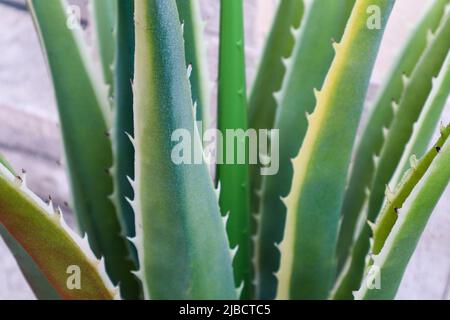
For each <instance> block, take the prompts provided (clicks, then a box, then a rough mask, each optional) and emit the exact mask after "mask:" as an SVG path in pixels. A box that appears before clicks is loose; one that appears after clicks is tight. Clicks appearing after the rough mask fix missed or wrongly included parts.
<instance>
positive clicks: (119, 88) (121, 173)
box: [111, 0, 136, 237]
mask: <svg viewBox="0 0 450 320" xmlns="http://www.w3.org/2000/svg"><path fill="white" fill-rule="evenodd" d="M115 1H117V3H116V6H117V21H116V37H117V42H116V47H115V57H116V58H115V61H114V76H115V83H114V124H113V129H112V145H113V154H114V166H113V169H112V170H111V171H112V173H113V177H114V195H113V196H112V197H111V199H112V200H113V201H114V202H115V203H116V206H117V208H118V209H117V211H118V213H119V217H120V221H121V223H122V229H123V231H124V234H125V235H126V236H128V237H134V236H135V235H136V232H135V222H134V212H133V208H132V207H131V206H130V203H129V202H128V201H127V198H131V197H132V196H133V188H132V186H131V184H130V181H129V179H130V178H131V179H133V178H134V148H133V145H132V143H131V141H130V139H129V138H128V135H133V132H134V128H133V88H132V81H133V78H134V46H135V40H134V2H133V1H122V0H115Z"/></svg>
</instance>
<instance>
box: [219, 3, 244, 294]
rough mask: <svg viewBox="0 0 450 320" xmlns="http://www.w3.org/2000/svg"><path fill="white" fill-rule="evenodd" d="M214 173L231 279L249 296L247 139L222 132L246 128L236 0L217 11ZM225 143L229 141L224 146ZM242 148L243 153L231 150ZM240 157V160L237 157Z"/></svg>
mask: <svg viewBox="0 0 450 320" xmlns="http://www.w3.org/2000/svg"><path fill="white" fill-rule="evenodd" d="M218 108H219V115H218V127H219V131H220V132H221V133H222V135H223V141H222V144H221V143H220V141H219V152H218V157H219V159H221V160H219V161H218V163H219V164H218V166H217V179H218V181H219V183H220V197H219V203H220V209H221V211H222V214H223V215H228V214H229V221H228V225H227V230H228V237H229V239H230V243H231V246H232V248H237V253H236V257H235V259H234V261H233V266H234V276H235V280H236V285H237V286H240V285H241V284H243V292H242V298H243V299H250V298H251V297H252V295H253V288H252V280H253V278H252V277H253V275H252V273H253V272H252V263H251V259H252V242H251V214H250V198H249V197H250V189H249V171H248V158H249V157H248V148H249V142H248V141H247V139H246V137H244V136H242V137H236V136H229V135H228V132H235V133H236V134H238V132H245V131H246V130H247V96H246V84H245V55H244V16H243V1H242V0H222V1H221V17H220V58H219V102H218ZM230 146H231V147H230ZM239 152H241V153H242V152H243V153H244V154H236V153H239ZM240 160H244V161H240Z"/></svg>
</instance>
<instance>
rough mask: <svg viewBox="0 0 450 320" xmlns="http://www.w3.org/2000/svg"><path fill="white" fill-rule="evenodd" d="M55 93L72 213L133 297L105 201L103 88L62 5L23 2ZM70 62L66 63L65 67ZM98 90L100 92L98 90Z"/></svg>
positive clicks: (134, 284)
mask: <svg viewBox="0 0 450 320" xmlns="http://www.w3.org/2000/svg"><path fill="white" fill-rule="evenodd" d="M28 4H29V7H30V9H31V12H32V16H33V19H34V21H35V24H36V27H37V29H38V32H39V35H40V39H41V43H42V47H43V50H44V52H45V54H46V57H47V58H48V59H47V60H48V65H49V69H50V74H51V77H52V80H53V85H54V88H55V96H56V101H57V105H58V111H59V119H60V125H61V131H62V136H63V141H64V150H65V155H66V162H67V166H68V169H69V177H70V183H71V189H72V197H73V204H74V209H75V212H76V214H77V219H78V222H79V227H80V229H81V232H82V233H83V234H84V233H87V234H88V236H89V243H90V245H91V247H92V248H93V251H94V253H95V254H96V256H97V257H100V256H104V257H105V263H106V269H107V270H108V273H109V274H110V276H111V279H112V281H113V282H114V283H115V284H117V283H119V282H120V284H121V288H122V294H123V296H125V297H127V296H128V292H136V291H137V289H136V288H138V281H137V279H135V277H134V276H133V275H132V274H131V273H130V270H132V269H133V268H134V266H133V263H132V261H130V260H129V258H128V256H129V251H128V249H127V246H126V242H125V241H126V240H125V239H124V238H123V237H122V235H121V228H120V224H119V221H118V217H117V214H116V212H115V210H114V206H113V204H112V202H111V201H110V200H109V198H108V197H109V195H110V194H111V193H112V191H113V183H112V178H111V176H110V174H109V168H110V167H111V165H112V148H111V142H110V140H109V138H108V137H107V135H106V134H105V133H106V132H107V131H108V129H109V123H110V107H109V103H108V98H107V96H108V94H107V90H106V86H104V85H103V87H102V81H101V79H99V78H101V77H99V73H97V72H96V71H97V70H96V69H95V67H94V66H93V65H92V64H90V59H89V56H88V54H87V52H86V50H87V49H86V47H85V43H84V42H83V40H82V38H81V37H82V35H81V33H80V31H81V30H80V26H79V24H78V22H77V21H76V20H75V21H74V20H73V19H72V18H76V17H69V10H68V9H69V8H68V6H67V3H66V1H64V0H51V1H48V0H29V2H28ZM67 61H70V63H67ZM102 89H104V90H102Z"/></svg>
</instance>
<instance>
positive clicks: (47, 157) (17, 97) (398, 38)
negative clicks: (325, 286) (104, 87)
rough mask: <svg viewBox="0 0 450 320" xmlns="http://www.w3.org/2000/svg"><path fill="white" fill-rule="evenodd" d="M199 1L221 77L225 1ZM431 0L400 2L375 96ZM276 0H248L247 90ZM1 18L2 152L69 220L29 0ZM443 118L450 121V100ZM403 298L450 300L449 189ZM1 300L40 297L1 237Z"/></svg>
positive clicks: (1, 0)
mask: <svg viewBox="0 0 450 320" xmlns="http://www.w3.org/2000/svg"><path fill="white" fill-rule="evenodd" d="M49 1H50V0H49ZM94 1H95V0H94ZM200 1H201V8H202V15H203V17H204V19H205V20H206V22H207V28H206V39H207V48H208V56H209V64H210V76H211V80H213V81H214V82H215V79H217V52H218V30H219V0H200ZM330 1H339V0H330ZM69 2H73V3H74V4H77V5H80V7H81V8H82V9H83V25H84V26H85V28H86V38H87V41H88V42H90V43H92V41H91V39H90V34H91V27H92V25H91V23H90V19H89V13H88V12H89V11H88V9H87V2H88V0H71V1H69ZM429 2H430V1H429V0H397V2H396V5H395V8H394V11H393V14H392V17H391V19H390V22H389V25H388V29H387V30H386V34H385V38H384V40H383V44H382V48H381V51H380V55H379V58H378V61H377V64H376V68H375V71H374V74H373V79H372V81H371V88H370V92H369V96H368V101H369V102H370V100H371V99H373V98H374V95H375V94H376V92H377V90H378V88H379V86H380V84H382V82H383V79H384V76H385V75H386V72H387V71H388V70H389V69H390V67H391V65H392V63H394V61H395V57H396V55H397V53H398V52H399V50H400V49H401V48H402V45H403V43H404V42H405V41H406V39H407V36H408V34H409V32H410V30H411V29H412V27H413V26H414V25H415V23H416V22H417V21H418V20H419V19H420V17H421V15H422V14H423V13H424V11H425V9H426V7H427V6H428V4H429ZM276 4H277V0H245V14H246V47H247V49H246V51H247V52H246V54H247V66H248V70H247V73H248V75H247V78H248V83H249V88H250V84H251V81H252V78H253V74H254V70H255V67H256V65H257V61H258V57H259V54H260V52H261V50H262V45H263V43H264V39H265V36H266V34H267V31H268V29H269V28H270V25H271V20H272V17H273V14H274V11H275V9H276ZM0 16H1V17H2V18H1V19H0V153H2V154H3V155H4V156H5V157H6V158H7V159H8V160H9V161H10V162H11V163H12V165H13V167H14V168H15V169H16V170H21V169H25V170H26V171H27V179H28V182H29V186H30V188H31V189H32V190H33V191H35V192H36V193H37V194H38V195H39V196H41V197H42V198H44V199H48V197H49V195H51V196H52V199H53V201H54V202H55V203H56V204H57V205H60V206H61V207H62V208H63V209H64V211H65V212H68V213H69V214H68V215H69V218H68V220H69V222H71V223H73V219H71V218H70V208H68V207H67V206H65V205H64V204H65V203H66V202H69V200H70V199H69V198H68V184H67V179H66V176H65V172H64V168H63V165H62V163H63V161H62V159H61V157H62V155H61V151H62V150H61V141H60V134H59V128H58V117H57V113H56V106H55V101H54V96H53V89H52V86H51V83H50V80H49V77H48V74H47V70H46V65H45V62H44V59H43V55H42V53H41V49H40V46H39V42H38V38H37V36H36V33H35V30H34V27H33V23H32V21H31V18H30V16H29V13H28V12H27V9H26V6H25V1H24V0H0ZM318 23H320V21H318ZM93 59H95V57H94V56H93ZM365 116H367V112H366V113H365ZM443 121H444V122H445V123H448V122H450V107H449V105H447V108H446V113H445V116H444V119H443ZM397 298H398V299H450V188H448V190H447V192H446V193H445V194H444V196H443V198H442V201H441V202H440V204H439V205H438V207H437V209H436V211H435V213H434V215H433V216H432V218H431V221H430V223H429V225H428V227H427V229H426V231H425V233H424V235H423V237H422V240H421V242H420V244H419V246H418V248H417V251H416V253H415V254H414V256H413V258H412V260H411V262H410V264H409V266H408V269H407V272H406V274H405V277H404V279H403V282H402V286H401V289H400V291H399V293H398V296H397ZM0 299H34V295H33V293H32V292H31V290H30V289H29V288H28V285H27V284H26V282H25V280H24V279H23V277H22V275H21V274H20V271H19V269H18V267H17V266H16V263H15V261H14V258H13V257H12V255H11V254H10V253H9V252H8V250H7V248H6V246H5V245H4V243H3V242H2V240H1V239H0Z"/></svg>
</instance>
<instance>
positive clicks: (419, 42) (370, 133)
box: [337, 0, 449, 270]
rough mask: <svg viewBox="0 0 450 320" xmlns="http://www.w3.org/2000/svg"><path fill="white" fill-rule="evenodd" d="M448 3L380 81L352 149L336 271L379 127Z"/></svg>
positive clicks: (438, 6)
mask: <svg viewBox="0 0 450 320" xmlns="http://www.w3.org/2000/svg"><path fill="white" fill-rule="evenodd" d="M448 3H449V1H448V0H436V1H434V3H433V4H432V6H431V7H430V9H429V10H428V11H427V12H426V14H425V15H424V17H423V18H422V20H421V22H420V23H419V25H418V26H417V28H416V29H415V30H414V31H413V32H412V34H411V36H410V38H409V40H408V41H407V43H406V44H405V47H404V48H403V50H402V51H401V53H400V54H399V57H398V58H397V62H396V63H395V65H394V67H393V69H392V71H391V73H390V74H389V75H388V76H387V79H386V81H384V85H383V88H382V89H381V91H380V94H379V95H378V98H377V99H376V101H375V103H374V105H373V106H372V113H371V115H370V116H369V120H368V121H367V126H366V127H365V128H364V131H363V133H362V136H361V138H360V141H359V142H358V147H357V149H356V155H355V159H354V161H353V168H352V171H351V176H350V180H349V186H348V190H347V192H346V195H345V200H344V205H343V207H342V210H341V212H342V216H343V221H342V226H341V230H340V234H339V241H338V249H337V257H338V269H339V270H342V267H343V266H344V263H345V261H346V259H347V257H348V254H349V251H350V248H351V246H352V243H353V240H354V237H355V232H356V231H355V230H356V229H355V228H356V226H357V221H358V218H359V216H360V213H361V211H362V209H363V205H364V201H365V199H366V189H367V188H370V186H371V183H372V179H373V176H374V174H375V163H374V161H373V157H374V155H376V154H379V153H380V151H381V149H382V147H383V145H384V142H385V139H384V136H383V128H385V127H389V125H390V124H391V122H392V120H393V118H394V112H393V108H392V103H393V102H395V103H398V102H399V100H400V98H401V95H402V93H403V91H404V89H405V88H404V82H403V76H408V77H410V76H411V74H412V72H413V70H414V68H415V67H416V65H417V63H418V61H419V60H420V58H421V57H422V55H423V53H424V51H425V49H426V47H427V34H428V32H429V31H430V30H431V31H433V32H434V31H436V29H437V28H438V26H439V22H440V21H441V20H442V16H443V14H444V9H445V6H446V4H448Z"/></svg>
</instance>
